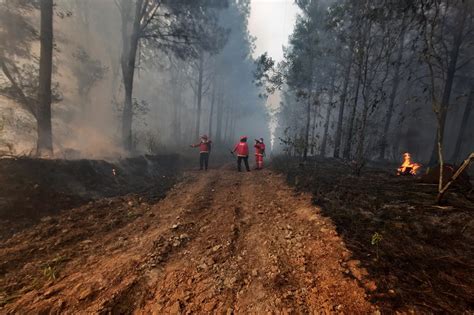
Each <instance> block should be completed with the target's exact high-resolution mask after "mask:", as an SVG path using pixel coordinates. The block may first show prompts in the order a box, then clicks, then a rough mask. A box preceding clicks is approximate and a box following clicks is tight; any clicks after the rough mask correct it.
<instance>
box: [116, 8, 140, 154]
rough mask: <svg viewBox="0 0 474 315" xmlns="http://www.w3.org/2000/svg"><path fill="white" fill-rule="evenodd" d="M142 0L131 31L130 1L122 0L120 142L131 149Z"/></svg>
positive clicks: (136, 10) (129, 150) (126, 148)
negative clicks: (122, 88) (123, 89)
mask: <svg viewBox="0 0 474 315" xmlns="http://www.w3.org/2000/svg"><path fill="white" fill-rule="evenodd" d="M142 4H143V0H137V2H136V7H135V18H134V20H133V25H132V29H131V32H130V31H129V28H130V12H131V9H132V1H130V0H123V1H122V39H123V47H122V60H121V64H122V76H123V85H124V88H125V99H124V106H123V112H122V143H123V148H124V149H125V150H126V151H128V152H131V151H132V149H133V148H132V146H133V143H132V122H133V101H132V92H133V77H134V74H135V60H136V57H137V49H138V41H139V35H140V34H139V32H140V15H141V8H142Z"/></svg>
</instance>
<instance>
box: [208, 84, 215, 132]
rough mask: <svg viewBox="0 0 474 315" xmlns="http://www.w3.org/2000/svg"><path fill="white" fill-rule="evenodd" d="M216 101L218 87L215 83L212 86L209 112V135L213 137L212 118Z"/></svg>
mask: <svg viewBox="0 0 474 315" xmlns="http://www.w3.org/2000/svg"><path fill="white" fill-rule="evenodd" d="M215 102H216V87H215V84H213V86H212V95H211V110H210V112H209V137H212V120H213V118H214V103H215Z"/></svg>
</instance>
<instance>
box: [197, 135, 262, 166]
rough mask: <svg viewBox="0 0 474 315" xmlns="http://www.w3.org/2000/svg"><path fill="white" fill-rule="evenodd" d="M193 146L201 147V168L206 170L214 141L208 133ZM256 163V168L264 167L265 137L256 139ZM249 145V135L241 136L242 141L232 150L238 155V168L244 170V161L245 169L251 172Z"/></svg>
mask: <svg viewBox="0 0 474 315" xmlns="http://www.w3.org/2000/svg"><path fill="white" fill-rule="evenodd" d="M191 147H193V148H199V169H200V170H206V171H207V168H208V165H209V154H210V153H211V147H212V141H211V140H210V139H209V137H208V136H207V135H202V136H201V139H200V142H199V143H196V144H192V145H191ZM253 147H254V148H255V164H256V169H257V170H261V169H263V157H264V156H265V143H263V138H260V139H255V145H254V146H253ZM249 152H250V151H249V146H248V144H247V136H242V137H240V141H239V142H238V143H237V144H236V145H235V147H234V149H233V150H231V153H232V155H234V154H236V155H237V170H238V171H239V172H241V171H242V162H244V164H245V169H246V170H247V172H250V167H249Z"/></svg>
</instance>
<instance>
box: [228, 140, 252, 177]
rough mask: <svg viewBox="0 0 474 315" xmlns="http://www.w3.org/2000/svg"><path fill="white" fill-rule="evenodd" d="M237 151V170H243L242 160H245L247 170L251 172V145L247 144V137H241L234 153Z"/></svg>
mask: <svg viewBox="0 0 474 315" xmlns="http://www.w3.org/2000/svg"><path fill="white" fill-rule="evenodd" d="M234 152H235V153H237V170H238V171H239V172H241V171H242V161H244V164H245V168H246V169H247V172H250V167H249V146H248V145H247V137H246V136H242V137H240V142H239V143H237V144H236V145H235V147H234V150H233V151H232V153H234Z"/></svg>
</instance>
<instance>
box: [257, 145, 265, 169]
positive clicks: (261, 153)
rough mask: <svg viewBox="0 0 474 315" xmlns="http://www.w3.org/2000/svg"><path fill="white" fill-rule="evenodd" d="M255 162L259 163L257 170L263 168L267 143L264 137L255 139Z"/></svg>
mask: <svg viewBox="0 0 474 315" xmlns="http://www.w3.org/2000/svg"><path fill="white" fill-rule="evenodd" d="M254 148H255V163H256V165H257V167H256V168H257V170H261V169H263V157H264V156H265V143H263V138H260V139H255V145H254Z"/></svg>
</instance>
